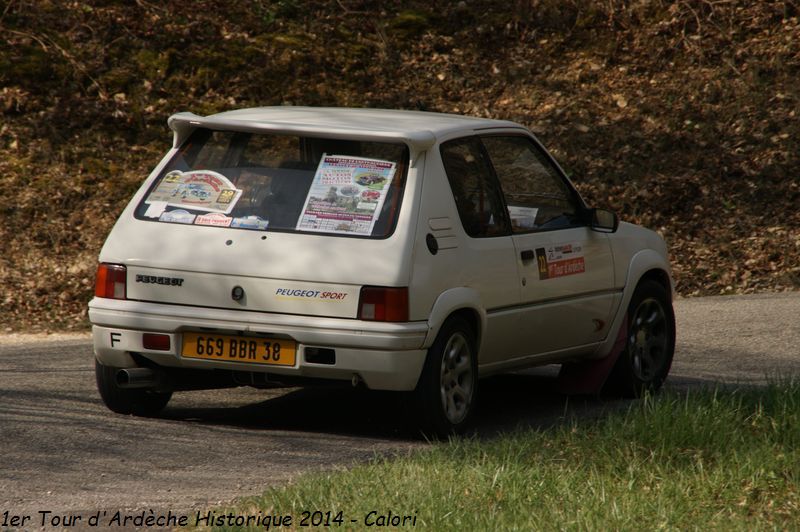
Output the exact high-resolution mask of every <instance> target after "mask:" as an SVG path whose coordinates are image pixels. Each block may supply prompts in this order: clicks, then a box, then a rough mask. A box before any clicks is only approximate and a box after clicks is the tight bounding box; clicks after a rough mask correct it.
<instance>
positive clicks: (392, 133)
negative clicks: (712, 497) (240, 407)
mask: <svg viewBox="0 0 800 532" xmlns="http://www.w3.org/2000/svg"><path fill="white" fill-rule="evenodd" d="M169 126H170V127H171V128H172V130H173V132H174V142H173V147H172V149H171V150H170V151H169V152H168V153H167V154H166V156H165V157H164V159H163V160H162V161H161V162H160V163H159V164H158V166H156V168H155V169H154V170H153V172H152V174H150V176H149V178H148V179H147V180H146V181H145V182H144V184H143V185H142V187H141V189H140V190H139V191H138V192H137V193H136V195H135V196H134V197H133V199H132V200H131V202H130V204H129V205H128V206H127V208H126V209H125V210H124V211H123V213H122V215H121V216H120V218H119V220H118V221H117V223H116V225H115V226H114V228H113V230H112V231H111V234H110V235H109V236H108V239H107V241H106V243H105V245H104V247H103V249H102V252H101V254H100V265H99V268H98V273H97V284H96V291H95V297H94V299H92V301H91V302H90V303H89V317H90V320H91V322H92V324H93V337H94V351H95V356H96V375H97V385H98V388H99V391H100V395H101V396H102V398H103V401H104V402H105V404H106V405H107V406H108V407H109V408H110V409H111V410H113V411H115V412H119V413H133V414H139V415H152V414H155V413H157V412H158V411H159V410H161V409H162V408H164V406H165V405H166V404H167V402H168V401H169V399H170V397H171V395H172V393H173V392H174V391H179V390H188V389H202V388H219V387H226V386H237V385H252V386H267V385H271V384H272V383H291V384H296V383H301V384H302V383H313V382H315V381H318V380H320V379H325V380H328V381H330V380H334V381H341V382H343V383H351V384H352V385H354V386H366V387H367V388H370V389H376V390H397V391H401V392H408V393H409V394H410V395H411V398H412V400H413V402H414V404H415V405H416V407H417V408H418V412H419V419H420V423H421V426H422V427H423V428H425V429H426V430H427V431H428V432H430V433H431V434H447V433H450V432H454V431H458V430H460V429H462V428H463V427H464V425H465V424H466V423H467V422H468V420H469V417H470V413H471V411H472V410H473V407H474V405H475V400H476V392H477V387H478V378H479V377H483V376H486V375H490V374H493V373H497V372H505V371H510V370H516V369H520V368H525V367H530V366H536V365H542V364H552V363H560V364H562V380H563V381H564V382H565V383H566V385H567V387H570V386H572V387H573V388H576V389H582V390H586V389H587V386H588V388H589V389H594V390H595V391H597V390H599V389H600V388H601V387H603V388H604V389H605V390H606V391H609V392H612V393H616V394H623V395H638V394H641V393H642V392H643V391H646V390H650V391H652V390H656V389H658V388H659V386H660V385H661V384H662V382H663V381H664V379H665V378H666V376H667V373H668V372H669V368H670V365H671V362H672V356H673V351H674V345H675V320H674V315H673V311H672V294H673V281H672V278H671V273H670V267H669V263H668V259H667V249H666V246H665V244H664V242H663V240H662V239H661V238H660V237H659V236H658V235H657V234H656V233H654V232H652V231H649V230H647V229H644V228H641V227H637V226H634V225H631V224H627V223H620V222H619V221H618V219H617V217H616V215H615V214H614V213H612V212H610V211H607V210H602V209H596V208H590V207H588V206H587V205H586V204H585V203H584V201H583V200H582V199H581V197H580V195H579V194H578V193H577V191H576V190H575V188H574V187H573V186H572V184H571V183H570V182H569V180H568V179H567V177H566V176H565V175H564V172H563V171H562V170H561V168H560V167H559V166H558V164H557V163H556V162H555V161H554V160H553V158H552V157H551V156H550V155H549V154H548V153H547V151H546V150H545V149H544V148H543V147H542V145H541V144H540V143H539V142H538V141H537V140H536V138H534V136H533V135H532V134H531V133H530V132H529V131H528V130H527V129H525V128H524V127H522V126H520V125H518V124H515V123H513V122H506V121H498V120H488V119H482V118H470V117H463V116H456V115H447V114H436V113H422V112H410V111H387V110H369V109H326V108H302V107H265V108H254V109H242V110H237V111H231V112H225V113H220V114H215V115H212V116H207V117H201V116H197V115H194V114H191V113H180V114H176V115H174V116H172V117H171V118H170V119H169ZM587 383H589V384H588V385H587Z"/></svg>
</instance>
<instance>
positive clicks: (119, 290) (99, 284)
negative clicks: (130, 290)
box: [94, 263, 127, 299]
mask: <svg viewBox="0 0 800 532" xmlns="http://www.w3.org/2000/svg"><path fill="white" fill-rule="evenodd" d="M126 274H127V270H126V268H125V266H122V265H121V264H105V263H101V264H100V265H99V266H98V267H97V281H96V282H95V285H94V295H95V296H97V297H106V298H109V299H125V293H126V290H125V284H126V283H125V278H126Z"/></svg>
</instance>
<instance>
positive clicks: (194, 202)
mask: <svg viewBox="0 0 800 532" xmlns="http://www.w3.org/2000/svg"><path fill="white" fill-rule="evenodd" d="M241 195H242V191H241V190H239V189H237V188H236V186H235V185H234V184H233V183H232V182H231V181H230V180H229V179H228V178H227V177H225V176H224V175H222V174H220V173H217V172H214V171H213V170H192V171H190V172H181V171H180V170H173V171H172V172H170V173H168V174H167V175H165V176H164V177H163V178H162V179H161V182H160V183H159V184H158V185H157V186H156V188H155V189H153V191H152V192H150V195H149V196H148V197H147V200H146V201H145V203H148V204H150V205H152V204H153V203H155V202H165V203H166V204H167V205H170V206H173V207H183V208H188V209H194V210H199V211H209V212H221V213H225V214H228V213H229V212H231V210H232V209H233V207H234V206H235V205H236V202H237V201H238V200H239V197H240V196H241Z"/></svg>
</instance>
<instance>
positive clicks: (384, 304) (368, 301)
mask: <svg viewBox="0 0 800 532" xmlns="http://www.w3.org/2000/svg"><path fill="white" fill-rule="evenodd" d="M358 319H360V320H368V321H408V288H405V287H403V288H386V287H382V286H365V287H363V288H361V297H359V300H358Z"/></svg>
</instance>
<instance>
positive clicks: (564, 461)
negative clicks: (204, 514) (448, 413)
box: [215, 381, 800, 530]
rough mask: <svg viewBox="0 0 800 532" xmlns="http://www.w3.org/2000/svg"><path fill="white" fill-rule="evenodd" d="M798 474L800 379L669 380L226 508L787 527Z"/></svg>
mask: <svg viewBox="0 0 800 532" xmlns="http://www.w3.org/2000/svg"><path fill="white" fill-rule="evenodd" d="M799 481H800V382H797V381H786V382H779V383H773V384H770V385H768V386H766V387H760V388H747V389H737V388H714V389H705V390H700V391H692V392H690V393H688V394H677V393H665V394H662V395H660V396H657V397H655V398H645V399H644V400H642V401H638V402H635V403H634V404H633V405H632V406H631V407H630V408H629V409H628V410H627V411H624V412H618V413H613V414H610V415H609V416H607V417H605V418H602V419H599V420H591V421H582V420H580V419H575V420H571V421H568V422H566V423H564V424H562V425H561V426H559V427H556V428H552V429H548V430H536V431H534V430H529V431H517V432H514V433H510V434H507V435H504V436H502V437H499V438H494V439H491V440H488V441H481V440H479V439H457V440H453V441H450V442H448V443H441V444H436V445H434V446H433V447H432V448H430V449H427V450H425V451H422V452H418V453H415V454H412V455H410V456H406V457H400V458H394V459H379V460H376V461H375V462H374V463H371V464H368V465H363V466H358V467H355V468H353V469H350V470H348V471H344V472H333V473H322V474H315V475H308V476H304V477H302V478H300V479H299V480H298V481H296V482H295V483H293V484H292V485H290V486H288V487H285V488H280V489H271V490H269V491H267V492H266V493H264V495H262V496H260V497H255V498H250V499H245V500H243V501H242V502H241V503H240V504H239V505H238V506H237V507H235V508H230V509H225V510H215V512H216V514H217V515H224V514H227V513H232V514H234V515H238V516H247V515H251V516H262V517H264V516H273V515H283V516H287V515H289V516H292V519H293V520H292V527H293V528H303V526H302V523H301V521H302V518H303V515H304V514H303V513H304V512H313V511H320V512H322V519H323V524H324V521H325V518H326V517H327V518H328V521H330V518H335V517H336V516H337V515H340V517H341V518H342V520H341V522H331V523H330V524H331V525H332V526H331V528H342V529H362V528H375V527H374V526H368V525H370V524H371V523H372V524H373V525H376V524H381V523H380V522H379V521H378V520H379V519H380V516H382V515H383V516H385V515H387V514H388V513H389V512H391V513H392V515H399V516H404V515H409V516H413V517H415V521H414V526H413V527H427V528H431V529H435V530H552V529H580V530H582V529H615V530H652V529H682V530H683V529H697V528H703V529H712V530H713V529H716V530H722V529H724V530H754V529H759V530H763V529H782V530H786V529H797V528H798V527H800V525H799V523H800V494H799V490H798V487H799V486H798V482H799ZM325 512H330V514H329V516H325V515H324V514H325ZM339 512H341V514H339ZM312 519H314V516H313V515H309V516H308V519H307V520H306V522H307V524H312ZM317 519H318V521H317V522H319V515H317ZM365 519H367V521H366V522H365ZM284 524H285V522H284ZM389 524H391V523H389ZM337 525H338V526H337ZM326 528H327V527H326ZM400 528H412V524H411V521H410V520H407V521H406V526H405V527H403V526H401V527H400ZM253 529H258V530H264V529H265V527H264V526H263V521H262V525H261V526H260V527H259V526H257V527H253ZM272 529H275V528H274V527H273V528H272ZM284 529H285V528H284Z"/></svg>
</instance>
